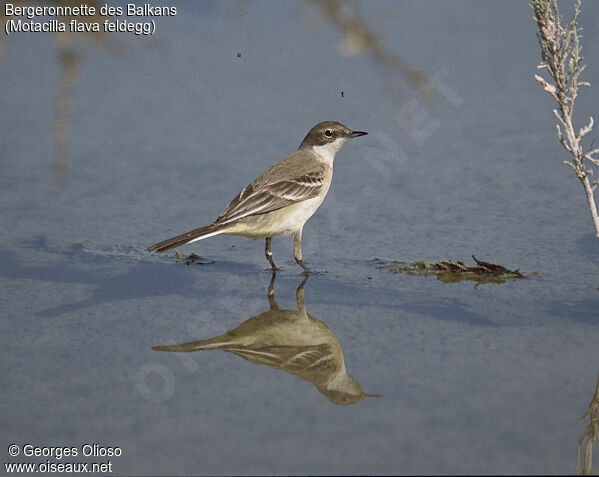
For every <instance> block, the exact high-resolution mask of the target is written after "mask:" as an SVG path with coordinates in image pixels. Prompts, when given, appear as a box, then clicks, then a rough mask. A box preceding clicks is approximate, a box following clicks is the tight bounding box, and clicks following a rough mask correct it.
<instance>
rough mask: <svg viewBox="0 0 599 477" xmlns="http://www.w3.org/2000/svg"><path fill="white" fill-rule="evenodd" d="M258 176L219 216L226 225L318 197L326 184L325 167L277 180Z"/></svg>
mask: <svg viewBox="0 0 599 477" xmlns="http://www.w3.org/2000/svg"><path fill="white" fill-rule="evenodd" d="M260 179H261V178H258V179H256V180H255V181H254V182H252V183H251V184H250V185H248V186H247V187H246V188H244V189H243V190H242V191H241V192H240V193H239V194H238V195H237V197H235V198H234V199H233V200H232V201H231V202H230V203H229V205H227V208H226V209H225V210H224V211H223V212H222V213H221V214H220V215H219V217H218V218H217V219H216V223H217V224H226V223H229V222H232V221H234V220H238V219H241V218H243V217H247V216H249V215H256V214H265V213H267V212H272V211H273V210H277V209H280V208H282V207H286V206H288V205H291V204H294V203H296V202H301V201H303V200H306V199H310V198H312V197H316V196H317V195H318V194H319V193H320V191H321V189H322V187H323V186H324V185H325V183H326V173H325V170H324V168H322V167H319V168H315V169H314V170H311V171H305V172H302V173H300V174H295V175H290V176H289V177H285V178H283V179H280V180H276V181H268V182H264V181H263V180H260Z"/></svg>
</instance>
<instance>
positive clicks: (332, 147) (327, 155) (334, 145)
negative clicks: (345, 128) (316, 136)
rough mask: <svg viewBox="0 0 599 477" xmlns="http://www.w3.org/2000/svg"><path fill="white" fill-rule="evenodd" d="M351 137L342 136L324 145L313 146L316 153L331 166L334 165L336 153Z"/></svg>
mask: <svg viewBox="0 0 599 477" xmlns="http://www.w3.org/2000/svg"><path fill="white" fill-rule="evenodd" d="M348 139H349V138H347V137H340V138H337V139H335V140H334V141H333V142H330V143H328V144H323V145H322V146H312V151H313V152H314V154H316V155H317V156H318V157H319V158H320V160H321V161H323V162H324V163H325V164H327V165H328V166H329V167H333V161H334V160H335V154H337V152H338V151H339V149H341V148H342V147H343V145H344V144H345V143H346V142H347V140H348Z"/></svg>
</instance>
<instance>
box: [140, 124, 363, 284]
mask: <svg viewBox="0 0 599 477" xmlns="http://www.w3.org/2000/svg"><path fill="white" fill-rule="evenodd" d="M365 134H367V133H365V132H363V131H352V130H351V129H349V128H348V127H346V126H344V125H343V124H340V123H337V122H335V121H325V122H322V123H319V124H317V125H316V126H314V127H313V128H312V129H310V132H308V134H307V135H306V137H305V138H304V140H303V141H302V143H301V144H300V146H299V148H298V150H297V151H295V152H293V153H292V154H289V155H288V156H287V157H285V158H283V159H281V160H280V161H279V162H277V163H275V164H273V165H272V166H271V167H269V168H268V169H267V170H266V171H265V172H264V173H263V174H262V175H261V176H260V177H258V178H257V179H256V180H254V181H253V182H252V183H251V184H250V185H248V186H247V187H245V188H244V189H243V190H242V191H241V192H240V193H239V194H238V195H237V196H236V197H235V198H234V199H233V200H232V201H231V202H230V203H229V205H227V207H226V208H225V210H224V211H223V212H222V213H221V214H220V215H219V216H218V218H217V219H216V220H215V221H214V222H213V223H211V224H209V225H205V226H204V227H200V228H197V229H194V230H191V231H189V232H186V233H184V234H181V235H177V236H176V237H172V238H169V239H167V240H164V241H162V242H158V243H156V244H154V245H152V246H151V247H148V249H147V250H148V251H149V252H164V251H166V250H169V249H171V248H174V247H178V246H180V245H184V244H187V243H192V242H195V241H197V240H202V239H205V238H208V237H212V236H214V235H220V234H228V235H243V236H245V237H250V238H254V239H257V238H266V245H265V254H266V258H267V260H268V262H269V263H270V265H271V267H272V270H273V271H274V270H277V267H276V266H275V262H274V260H273V257H272V249H271V240H272V238H273V237H275V236H277V235H287V236H292V237H293V255H294V257H295V261H296V262H297V263H298V264H299V265H300V266H301V267H302V268H303V269H304V272H305V273H308V272H309V270H308V267H306V265H305V264H304V261H303V258H302V229H303V228H304V224H305V223H306V221H307V220H308V219H309V218H310V217H311V216H312V214H314V212H316V210H317V209H318V207H320V204H322V202H323V200H324V198H325V197H326V195H327V192H328V191H329V187H330V185H331V180H332V178H333V161H334V159H335V154H336V153H337V152H338V151H339V150H340V149H341V148H342V147H343V145H344V144H345V143H346V142H347V141H349V140H350V139H351V138H354V137H358V136H364V135H365Z"/></svg>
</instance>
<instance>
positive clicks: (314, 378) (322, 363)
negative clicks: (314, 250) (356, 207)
mask: <svg viewBox="0 0 599 477" xmlns="http://www.w3.org/2000/svg"><path fill="white" fill-rule="evenodd" d="M307 279H308V277H306V278H305V279H304V280H303V281H302V283H301V284H300V286H299V287H298V288H297V292H296V299H297V310H281V309H280V308H279V305H278V304H277V302H276V300H275V297H274V292H275V290H274V281H275V275H274V274H273V276H272V279H271V281H270V285H269V286H268V302H269V304H270V309H269V310H268V311H265V312H263V313H260V314H259V315H257V316H254V317H253V318H250V319H249V320H247V321H244V322H243V323H242V324H241V325H239V326H238V327H237V328H235V329H233V330H230V331H227V332H226V333H225V334H223V335H219V336H215V337H214V338H210V339H207V340H200V341H192V342H189V343H183V344H178V345H171V346H154V348H152V349H154V350H156V351H178V352H191V351H203V350H210V349H222V350H224V351H228V352H230V353H234V354H236V355H238V356H241V357H242V358H244V359H247V360H248V361H251V362H252V363H256V364H263V365H265V366H270V367H272V368H277V369H281V370H283V371H286V372H288V373H290V374H293V375H294V376H297V377H298V378H301V379H304V380H306V381H309V382H311V383H312V384H314V386H316V389H318V390H319V391H320V392H321V393H322V394H324V395H325V396H326V397H327V398H328V399H329V400H330V401H332V402H334V403H335V404H352V403H354V402H357V401H360V400H361V399H363V398H365V397H374V395H371V394H366V393H365V392H364V391H363V390H362V387H361V386H360V383H359V382H358V381H356V380H355V379H354V378H353V377H352V376H350V375H349V374H347V370H346V369H345V362H344V360H343V352H342V351H341V346H340V345H339V341H337V338H336V337H335V335H334V334H333V332H332V331H331V330H330V329H329V327H328V326H327V325H325V324H324V323H323V322H322V321H320V320H317V319H316V318H314V317H312V316H310V315H309V314H308V313H307V312H306V306H305V305H304V284H305V283H306V280H307Z"/></svg>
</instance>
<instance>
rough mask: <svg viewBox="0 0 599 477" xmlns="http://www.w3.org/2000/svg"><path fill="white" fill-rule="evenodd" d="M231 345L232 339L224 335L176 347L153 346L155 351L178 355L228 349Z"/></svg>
mask: <svg viewBox="0 0 599 477" xmlns="http://www.w3.org/2000/svg"><path fill="white" fill-rule="evenodd" d="M230 344H231V337H230V336H227V334H226V333H225V334H224V335H219V336H215V337H214V338H209V339H207V340H200V341H191V342H189V343H181V344H176V345H165V346H152V349H153V350H154V351H174V352H177V353H190V352H192V351H204V350H208V349H226V347H227V346H228V345H230Z"/></svg>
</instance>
